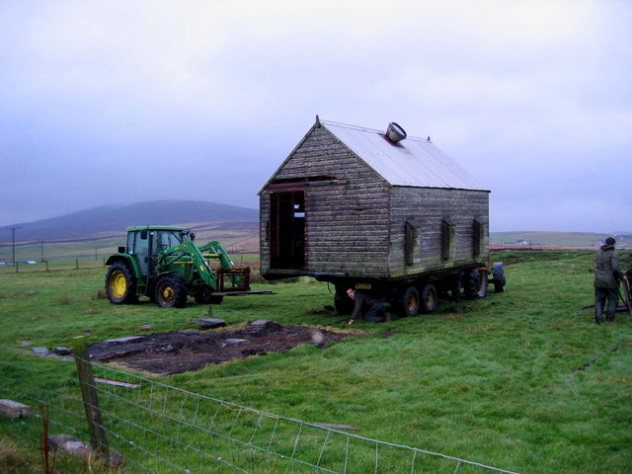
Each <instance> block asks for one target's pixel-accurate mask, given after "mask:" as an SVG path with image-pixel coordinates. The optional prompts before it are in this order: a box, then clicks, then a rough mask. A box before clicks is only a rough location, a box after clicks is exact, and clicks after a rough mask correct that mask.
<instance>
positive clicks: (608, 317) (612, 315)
mask: <svg viewBox="0 0 632 474" xmlns="http://www.w3.org/2000/svg"><path fill="white" fill-rule="evenodd" d="M606 321H608V322H609V323H613V322H614V314H606Z"/></svg>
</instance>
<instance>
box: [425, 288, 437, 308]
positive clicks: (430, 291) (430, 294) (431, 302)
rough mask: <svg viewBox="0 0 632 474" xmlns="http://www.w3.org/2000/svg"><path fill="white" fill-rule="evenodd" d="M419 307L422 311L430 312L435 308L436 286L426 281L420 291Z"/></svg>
mask: <svg viewBox="0 0 632 474" xmlns="http://www.w3.org/2000/svg"><path fill="white" fill-rule="evenodd" d="M421 309H422V311H423V312H424V313H432V312H433V311H434V310H435V309H437V288H436V287H435V286H434V285H433V284H432V283H428V284H427V285H426V286H424V289H423V291H422V292H421Z"/></svg>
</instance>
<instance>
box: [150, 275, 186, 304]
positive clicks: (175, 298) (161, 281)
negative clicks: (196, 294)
mask: <svg viewBox="0 0 632 474" xmlns="http://www.w3.org/2000/svg"><path fill="white" fill-rule="evenodd" d="M154 296H155V297H156V303H158V306H160V307H161V308H183V307H184V306H185V305H186V303H187V287H186V285H185V284H184V282H183V281H182V280H181V279H180V278H179V277H177V276H175V275H163V276H161V277H159V278H158V280H157V281H156V285H155V290H154Z"/></svg>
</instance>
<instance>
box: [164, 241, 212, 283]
mask: <svg viewBox="0 0 632 474" xmlns="http://www.w3.org/2000/svg"><path fill="white" fill-rule="evenodd" d="M188 260H191V261H192V262H193V265H194V266H195V269H196V270H197V273H198V274H199V275H200V278H201V279H202V280H203V281H204V283H206V284H207V285H209V286H210V287H213V288H215V287H216V286H217V278H216V275H215V272H213V269H212V268H211V267H210V266H209V264H208V262H207V261H206V259H205V258H204V256H203V255H202V252H200V249H199V248H198V247H197V245H195V243H193V241H192V240H187V241H186V242H182V243H181V244H179V245H176V246H175V247H171V248H169V249H166V250H163V251H162V252H160V253H159V254H158V272H163V271H166V269H167V268H169V267H170V266H171V265H172V264H174V263H178V262H179V261H184V262H183V263H189V262H188Z"/></svg>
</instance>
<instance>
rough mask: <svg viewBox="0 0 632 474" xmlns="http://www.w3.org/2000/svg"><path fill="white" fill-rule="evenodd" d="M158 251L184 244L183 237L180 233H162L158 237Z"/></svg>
mask: <svg viewBox="0 0 632 474" xmlns="http://www.w3.org/2000/svg"><path fill="white" fill-rule="evenodd" d="M155 240H156V245H157V250H158V251H160V250H165V249H170V248H171V247H175V246H176V245H179V244H181V243H182V235H181V234H180V232H170V231H162V232H158V235H157V236H156V239H155Z"/></svg>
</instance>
